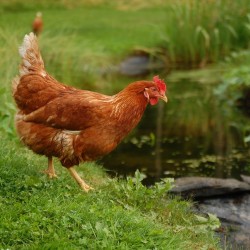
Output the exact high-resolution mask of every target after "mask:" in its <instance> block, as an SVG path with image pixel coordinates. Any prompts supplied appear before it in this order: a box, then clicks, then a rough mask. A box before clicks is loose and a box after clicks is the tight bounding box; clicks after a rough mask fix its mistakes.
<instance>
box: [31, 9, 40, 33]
mask: <svg viewBox="0 0 250 250" xmlns="http://www.w3.org/2000/svg"><path fill="white" fill-rule="evenodd" d="M32 30H33V32H34V33H35V35H37V36H38V35H40V34H41V32H42V30H43V19H42V13H41V12H37V13H36V17H35V19H34V21H33V23H32Z"/></svg>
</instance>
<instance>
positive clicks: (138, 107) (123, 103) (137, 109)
mask: <svg viewBox="0 0 250 250" xmlns="http://www.w3.org/2000/svg"><path fill="white" fill-rule="evenodd" d="M147 103H148V101H147V99H146V98H145V97H144V94H143V92H142V93H126V92H120V93H118V94H117V95H115V96H114V99H113V102H112V111H111V114H110V117H112V120H115V121H116V122H115V123H116V126H117V127H119V130H118V131H120V133H122V135H121V136H126V135H127V134H128V133H129V132H130V131H131V130H132V129H133V128H134V127H135V126H136V125H137V124H138V123H139V121H140V120H141V118H142V115H143V113H144V111H145V109H146V106H147Z"/></svg>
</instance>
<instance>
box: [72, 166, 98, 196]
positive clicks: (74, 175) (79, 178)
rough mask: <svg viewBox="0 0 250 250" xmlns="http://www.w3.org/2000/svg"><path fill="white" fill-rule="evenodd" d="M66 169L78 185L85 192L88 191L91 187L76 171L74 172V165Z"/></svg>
mask: <svg viewBox="0 0 250 250" xmlns="http://www.w3.org/2000/svg"><path fill="white" fill-rule="evenodd" d="M68 170H69V172H70V174H71V176H72V177H73V178H74V179H75V180H76V181H77V183H78V184H79V186H80V187H81V188H82V189H83V190H84V191H85V192H88V191H89V190H90V189H93V188H92V187H90V186H89V185H88V184H86V183H85V181H84V180H83V179H82V178H81V177H80V176H79V175H78V173H77V172H76V170H75V169H74V167H70V168H68Z"/></svg>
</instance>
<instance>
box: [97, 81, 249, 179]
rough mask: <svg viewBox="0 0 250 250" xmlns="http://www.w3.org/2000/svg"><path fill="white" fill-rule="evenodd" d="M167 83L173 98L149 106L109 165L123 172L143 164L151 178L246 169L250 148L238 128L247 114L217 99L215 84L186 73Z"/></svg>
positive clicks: (232, 173) (141, 167)
mask: <svg viewBox="0 0 250 250" xmlns="http://www.w3.org/2000/svg"><path fill="white" fill-rule="evenodd" d="M168 88H169V99H170V101H169V103H168V104H167V105H165V104H164V103H159V105H157V106H155V107H148V108H147V110H146V112H145V115H144V117H143V119H142V121H141V123H140V124H139V126H138V127H137V128H136V130H135V131H133V132H132V134H131V135H130V136H129V137H128V138H127V139H126V140H125V141H124V142H123V143H122V144H120V146H119V147H118V148H117V149H116V150H115V151H114V152H113V153H111V154H110V155H108V156H106V157H105V158H103V159H102V160H101V163H103V165H104V167H105V168H106V169H108V170H113V171H114V173H117V174H118V175H127V174H133V173H134V172H135V170H136V169H139V170H140V171H143V172H144V173H146V174H147V176H149V177H150V178H152V180H157V179H159V178H162V177H180V176H213V177H221V178H225V177H235V178H238V177H239V175H240V174H241V173H244V174H247V172H248V170H249V165H250V164H249V151H248V149H247V148H246V147H245V145H244V143H243V138H242V133H241V131H240V130H239V129H237V122H242V117H241V116H242V115H241V114H240V113H239V112H236V111H234V110H233V109H232V108H229V107H225V106H223V104H221V103H220V102H219V101H218V98H216V96H214V94H213V89H214V84H209V83H201V82H194V81H191V80H189V79H182V80H180V81H177V82H168ZM239 117H240V118H239ZM247 168H248V169H247Z"/></svg>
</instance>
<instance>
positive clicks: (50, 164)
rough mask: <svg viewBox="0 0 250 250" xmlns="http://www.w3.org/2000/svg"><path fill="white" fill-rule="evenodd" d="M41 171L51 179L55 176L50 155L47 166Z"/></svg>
mask: <svg viewBox="0 0 250 250" xmlns="http://www.w3.org/2000/svg"><path fill="white" fill-rule="evenodd" d="M43 173H45V174H47V175H48V176H49V178H51V179H52V178H56V177H57V175H56V172H55V169H54V165H53V159H52V156H49V157H48V168H47V169H46V170H44V171H43Z"/></svg>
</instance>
